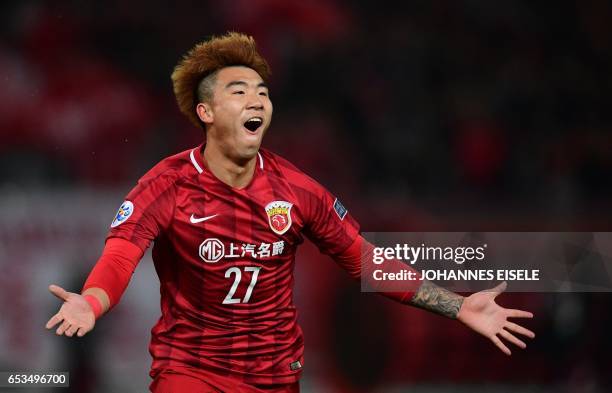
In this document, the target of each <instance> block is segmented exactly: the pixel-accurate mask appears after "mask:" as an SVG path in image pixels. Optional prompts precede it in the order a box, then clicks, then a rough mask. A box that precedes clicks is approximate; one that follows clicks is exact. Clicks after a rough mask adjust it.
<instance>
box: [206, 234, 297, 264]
mask: <svg viewBox="0 0 612 393" xmlns="http://www.w3.org/2000/svg"><path fill="white" fill-rule="evenodd" d="M226 246H227V247H226ZM285 250H286V248H285V241H284V240H279V241H277V242H274V243H259V244H256V243H234V242H231V243H227V244H224V243H223V242H222V241H221V240H219V239H217V238H214V237H213V238H208V239H206V240H204V241H203V242H202V243H201V244H200V247H199V248H198V254H199V255H200V258H202V259H203V260H204V262H208V263H216V262H219V261H220V260H221V259H222V258H225V259H234V258H250V259H263V260H265V259H268V258H270V257H276V256H279V255H283V253H284V251H285Z"/></svg>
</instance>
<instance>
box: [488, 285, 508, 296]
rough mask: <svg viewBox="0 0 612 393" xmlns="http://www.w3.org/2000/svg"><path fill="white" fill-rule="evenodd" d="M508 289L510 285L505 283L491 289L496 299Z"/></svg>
mask: <svg viewBox="0 0 612 393" xmlns="http://www.w3.org/2000/svg"><path fill="white" fill-rule="evenodd" d="M507 287H508V283H507V282H505V281H503V282H502V283H501V284H499V285H498V286H496V287H495V288H493V289H491V292H493V297H494V298H496V297H497V296H498V295H499V294H500V293H502V292H504V291H505V290H506V288H507Z"/></svg>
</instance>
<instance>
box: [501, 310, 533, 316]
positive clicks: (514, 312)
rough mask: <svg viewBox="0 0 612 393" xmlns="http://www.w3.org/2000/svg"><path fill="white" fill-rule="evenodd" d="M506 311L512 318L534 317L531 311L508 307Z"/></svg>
mask: <svg viewBox="0 0 612 393" xmlns="http://www.w3.org/2000/svg"><path fill="white" fill-rule="evenodd" d="M506 312H507V314H508V317H510V318H533V314H532V313H530V312H529V311H523V310H515V309H508V310H506Z"/></svg>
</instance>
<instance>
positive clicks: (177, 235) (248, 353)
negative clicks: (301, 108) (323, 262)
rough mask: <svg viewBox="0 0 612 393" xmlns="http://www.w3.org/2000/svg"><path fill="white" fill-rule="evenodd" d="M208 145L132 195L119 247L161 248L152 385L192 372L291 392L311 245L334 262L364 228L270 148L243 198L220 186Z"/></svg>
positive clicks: (173, 162) (172, 160) (115, 227)
mask: <svg viewBox="0 0 612 393" xmlns="http://www.w3.org/2000/svg"><path fill="white" fill-rule="evenodd" d="M203 149H204V147H203V146H200V147H197V148H194V149H191V150H187V151H185V152H182V153H179V154H177V155H175V156H172V157H169V158H166V159H165V160H163V161H161V162H160V163H159V164H157V165H156V166H155V167H154V168H153V169H151V170H150V171H149V172H148V173H147V174H146V175H145V176H143V177H142V178H141V179H140V180H139V182H138V184H137V185H136V187H135V188H134V189H133V190H132V191H131V192H130V193H129V194H128V195H127V198H126V201H125V202H124V203H123V204H122V206H121V208H120V209H119V212H118V213H117V216H116V217H115V220H114V221H113V224H112V225H111V229H110V232H109V235H108V237H109V238H111V237H118V238H122V239H126V240H128V241H130V242H132V243H134V244H136V245H137V246H138V247H140V248H141V249H142V250H145V249H146V248H147V247H148V246H149V245H150V243H151V242H154V246H153V261H154V264H155V269H156V271H157V274H158V276H159V279H160V292H161V317H160V318H159V320H158V322H157V323H156V325H155V326H154V327H153V329H152V337H151V343H150V347H149V350H150V352H151V354H152V356H153V364H152V368H151V374H152V376H155V375H157V373H159V372H160V371H162V370H164V369H168V368H170V369H171V368H172V367H189V368H191V369H193V370H202V372H211V373H215V374H216V375H221V376H225V377H231V378H234V379H238V380H240V381H242V382H244V383H248V384H258V385H269V384H284V383H292V382H295V381H297V380H298V379H299V376H300V373H301V371H302V365H303V363H304V360H303V347H304V345H303V338H302V332H301V329H300V327H299V326H298V324H297V313H296V309H295V306H294V304H293V283H294V278H293V267H294V263H295V253H296V249H297V247H298V245H299V244H300V243H302V241H303V235H306V236H307V237H309V238H310V239H311V240H312V241H313V242H314V243H315V244H316V245H317V246H318V247H319V249H320V250H321V251H322V252H323V253H326V254H328V255H330V256H332V257H333V256H334V255H336V254H339V253H341V252H342V251H344V250H346V249H347V248H348V247H349V246H350V245H351V244H352V243H353V242H354V241H355V239H356V237H357V235H358V232H359V228H358V225H357V223H356V222H355V220H354V219H353V218H351V216H350V215H349V214H348V213H347V211H346V209H345V208H344V207H343V206H342V204H341V203H340V202H339V201H338V200H337V199H336V198H335V197H334V196H332V195H331V194H330V193H329V192H328V191H327V190H326V189H324V188H323V187H322V186H321V185H320V184H318V183H317V182H316V181H314V180H313V179H311V178H310V177H308V176H306V175H305V174H304V173H302V172H301V171H300V170H298V169H297V168H296V167H294V166H293V165H292V164H291V163H289V162H288V161H287V160H285V159H283V158H281V157H279V156H278V155H276V154H273V153H271V152H268V151H266V150H264V149H260V151H259V153H258V154H257V161H256V168H255V173H254V176H253V179H252V180H251V182H250V183H249V185H248V186H247V187H245V188H243V189H235V188H232V187H230V186H228V185H227V184H225V183H223V182H221V181H220V180H218V179H217V178H216V177H215V176H214V175H213V174H212V173H211V172H210V171H209V170H208V169H207V168H206V167H205V165H204V163H203V161H202V151H203Z"/></svg>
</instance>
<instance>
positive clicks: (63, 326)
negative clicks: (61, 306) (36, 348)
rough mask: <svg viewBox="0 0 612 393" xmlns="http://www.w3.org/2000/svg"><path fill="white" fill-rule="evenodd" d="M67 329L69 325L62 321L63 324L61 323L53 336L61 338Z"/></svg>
mask: <svg viewBox="0 0 612 393" xmlns="http://www.w3.org/2000/svg"><path fill="white" fill-rule="evenodd" d="M69 327H70V323H68V321H66V320H64V322H62V324H61V325H60V327H58V328H57V330H56V331H55V334H57V335H58V336H61V335H62V334H64V332H65V331H66V330H68V328H69Z"/></svg>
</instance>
